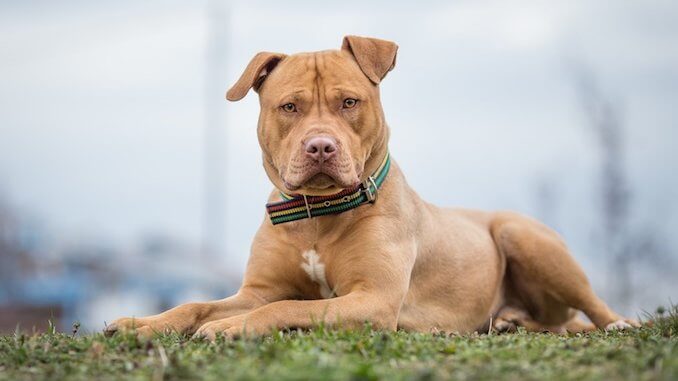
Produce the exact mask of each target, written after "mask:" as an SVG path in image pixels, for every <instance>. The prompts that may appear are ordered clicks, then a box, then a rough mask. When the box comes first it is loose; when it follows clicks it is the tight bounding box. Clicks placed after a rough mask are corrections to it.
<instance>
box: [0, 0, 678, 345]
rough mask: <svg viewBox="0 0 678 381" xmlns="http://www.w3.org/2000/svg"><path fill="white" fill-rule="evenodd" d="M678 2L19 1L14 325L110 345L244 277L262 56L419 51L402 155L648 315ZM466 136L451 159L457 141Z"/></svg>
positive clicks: (671, 150) (441, 199) (393, 87)
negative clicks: (351, 48) (540, 232)
mask: <svg viewBox="0 0 678 381" xmlns="http://www.w3.org/2000/svg"><path fill="white" fill-rule="evenodd" d="M676 19H678V3H676V2H672V1H642V2H619V1H586V0H582V1H558V2H532V1H525V2H523V1H498V0H497V1H485V2H476V1H429V2H423V1H420V2H411V1H408V2H395V1H373V2H362V1H352V0H347V1H342V2H332V3H328V2H323V3H320V2H312V1H295V0H292V1H285V2H268V1H258V0H254V1H252V0H248V1H244V0H242V1H190V2H186V1H178V0H177V1H172V0H170V1H159V0H158V1H144V2H139V1H131V0H116V1H97V2H92V1H60V2H54V1H22V2H19V1H2V2H0V52H2V53H1V56H0V331H2V332H13V331H14V330H15V329H16V327H17V326H19V327H20V329H24V330H28V331H31V330H33V329H34V327H35V329H43V327H45V326H46V322H47V320H48V319H52V320H53V321H54V322H55V323H56V324H57V325H58V327H59V328H60V329H64V330H69V329H70V328H69V327H70V326H71V324H72V323H73V322H74V321H79V322H81V324H82V328H81V329H83V330H86V331H96V330H100V329H102V328H103V327H104V322H105V321H109V322H110V321H111V320H113V319H115V318H117V317H120V316H143V315H147V314H151V313H156V312H159V311H161V310H163V309H166V308H169V307H171V306H174V305H177V304H179V303H182V302H186V301H198V300H208V299H214V298H222V297H224V296H227V295H228V294H230V293H232V292H234V291H235V290H236V289H237V287H238V285H239V282H240V280H241V278H242V274H243V271H244V268H245V264H246V261H247V257H248V254H249V245H250V242H251V240H252V238H253V236H254V234H255V232H256V229H257V227H258V225H259V224H260V223H261V221H262V219H263V218H264V203H265V201H266V197H267V195H268V193H269V192H270V190H271V185H270V183H269V181H268V180H267V178H266V176H265V174H264V171H263V169H262V167H261V156H260V150H259V146H258V143H257V140H256V132H255V129H256V122H257V115H258V100H257V97H256V96H255V95H254V94H250V95H249V96H248V97H247V98H245V99H244V100H243V101H241V102H239V103H227V102H226V101H225V100H224V93H225V91H226V89H227V88H228V87H229V86H230V85H231V84H232V83H233V82H234V81H235V80H236V79H237V77H238V76H239V75H240V73H241V71H242V70H243V69H244V67H245V65H246V64H247V63H248V61H249V59H250V58H251V57H252V56H253V55H254V54H256V53H257V52H258V51H262V50H268V51H279V52H285V53H293V52H300V51H313V50H323V49H336V48H339V47H340V45H341V39H342V37H343V36H344V35H346V34H358V35H366V36H374V37H379V38H383V39H389V40H393V41H395V42H397V43H398V44H399V46H400V50H399V56H398V60H397V65H396V68H395V69H394V71H393V72H391V73H390V74H389V75H388V77H387V78H386V79H385V81H384V82H383V83H382V100H383V105H384V110H385V112H386V117H387V121H388V122H389V125H390V127H391V131H392V140H391V145H390V146H391V153H392V155H393V157H394V158H395V160H397V161H398V163H399V164H400V166H401V167H402V168H403V170H404V172H405V174H406V175H407V179H408V181H409V183H410V184H411V185H412V186H413V187H414V188H415V189H416V190H417V191H418V192H419V193H420V195H421V196H422V197H424V198H425V199H427V200H428V201H431V202H434V203H436V204H439V205H446V206H465V207H473V208H483V209H512V210H517V211H520V212H523V213H527V214H530V215H533V216H535V217H537V218H539V219H541V220H543V221H545V222H546V223H547V224H548V225H549V226H551V227H553V228H554V229H556V230H557V231H558V232H559V233H560V234H561V235H562V236H563V237H564V238H565V239H566V240H567V242H568V244H569V246H570V248H571V249H572V251H573V253H574V255H575V257H576V258H577V260H578V261H579V262H580V263H581V264H582V265H583V267H584V268H585V270H586V272H587V274H588V275H589V277H590V278H591V281H592V284H593V286H594V288H595V290H596V291H597V292H598V293H599V294H601V295H602V296H603V297H604V298H605V299H606V300H607V301H608V302H609V304H611V305H612V306H613V307H614V308H615V309H618V310H620V311H621V312H624V313H626V314H628V315H630V316H631V317H635V316H638V315H639V314H642V313H643V311H654V309H655V308H656V307H657V306H658V305H666V304H668V303H669V302H670V300H671V297H674V301H675V298H676V296H677V295H678V282H677V281H676V277H675V274H676V270H677V268H678V267H677V263H678V255H677V254H676V253H677V247H678V236H677V235H676V234H675V232H676V231H677V230H678V217H677V213H676V212H677V210H676V209H677V207H676V202H675V200H674V199H675V197H676V194H678V178H677V176H676V173H678V161H677V160H676V159H677V155H678V154H676V152H675V150H676V148H675V144H676V142H678V107H677V106H678V39H677V37H678V24H676V22H675V20H676ZM440 142H444V144H438V143H440Z"/></svg>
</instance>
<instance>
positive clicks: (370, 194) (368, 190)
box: [363, 176, 379, 204]
mask: <svg viewBox="0 0 678 381" xmlns="http://www.w3.org/2000/svg"><path fill="white" fill-rule="evenodd" d="M372 187H374V191H372ZM363 188H365V189H363V192H364V193H365V195H366V196H367V202H368V203H369V204H374V203H375V202H376V201H377V197H378V196H379V187H377V183H376V181H374V177H372V176H370V177H368V178H367V179H366V180H365V181H363Z"/></svg>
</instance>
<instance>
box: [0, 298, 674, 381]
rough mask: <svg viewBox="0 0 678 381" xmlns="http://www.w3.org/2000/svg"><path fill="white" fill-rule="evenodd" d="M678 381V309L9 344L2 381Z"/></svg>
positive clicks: (5, 343) (45, 337) (1, 359)
mask: <svg viewBox="0 0 678 381" xmlns="http://www.w3.org/2000/svg"><path fill="white" fill-rule="evenodd" d="M34 379H68V380H92V379H97V380H105V379H140V380H141V379H156V380H160V379H170V380H179V379H182V380H183V379H187V380H194V379H208V380H239V379H243V380H245V379H270V380H285V379H298V380H304V379H336V380H376V379H386V380H389V381H395V380H412V379H414V380H429V379H460V380H465V379H470V380H477V379H484V380H497V379H509V380H530V379H534V380H579V379H599V380H610V379H628V380H676V379H678V309H676V308H675V307H674V308H673V309H672V311H671V313H668V314H667V313H664V314H663V317H661V318H656V319H655V321H654V323H653V324H652V326H644V327H643V328H640V329H637V330H633V331H629V332H610V333H605V332H595V333H591V334H574V335H552V334H534V333H526V332H524V331H519V332H518V333H514V334H504V335H496V334H490V335H487V334H483V335H477V334H474V335H466V336H456V335H445V334H413V333H406V332H395V333H384V332H378V331H373V330H370V329H369V328H365V329H364V330H362V331H353V332H350V331H334V330H329V329H323V328H318V329H316V330H313V331H310V332H309V331H303V332H302V331H292V332H285V333H283V332H278V333H276V334H275V335H273V336H272V337H267V338H262V339H245V340H236V341H226V340H223V339H220V340H218V342H217V343H216V344H210V343H207V342H202V341H193V340H190V339H187V338H185V337H181V336H179V335H164V336H160V337H158V338H156V339H154V340H153V341H150V342H142V341H139V340H137V339H136V338H134V337H132V336H129V335H127V336H115V337H113V338H105V337H103V336H102V335H101V334H95V335H84V336H82V337H80V336H78V335H75V337H74V336H73V335H70V334H64V333H57V332H53V331H52V332H48V333H47V334H42V335H35V336H30V337H29V336H25V335H22V334H17V335H10V336H2V337H0V380H34Z"/></svg>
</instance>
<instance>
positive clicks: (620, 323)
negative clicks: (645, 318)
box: [605, 319, 640, 331]
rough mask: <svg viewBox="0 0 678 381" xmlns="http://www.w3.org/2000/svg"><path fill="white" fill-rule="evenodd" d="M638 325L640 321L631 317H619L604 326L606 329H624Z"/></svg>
mask: <svg viewBox="0 0 678 381" xmlns="http://www.w3.org/2000/svg"><path fill="white" fill-rule="evenodd" d="M638 327H640V323H638V322H637V321H635V320H632V319H626V320H624V319H619V320H615V321H613V322H612V323H609V324H608V325H606V326H605V330H606V331H625V330H630V329H633V328H638Z"/></svg>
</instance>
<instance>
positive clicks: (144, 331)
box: [104, 318, 173, 339]
mask: <svg viewBox="0 0 678 381" xmlns="http://www.w3.org/2000/svg"><path fill="white" fill-rule="evenodd" d="M172 330H173V328H172V326H171V325H170V324H167V323H164V324H163V323H160V322H157V321H155V319H150V318H120V319H117V320H115V321H114V322H113V323H111V324H109V325H107V326H106V328H104V335H106V336H107V337H110V336H113V335H114V334H116V333H118V332H120V333H134V334H135V335H137V337H139V338H142V339H150V338H152V337H153V336H155V335H157V334H160V333H164V332H170V331H172Z"/></svg>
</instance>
